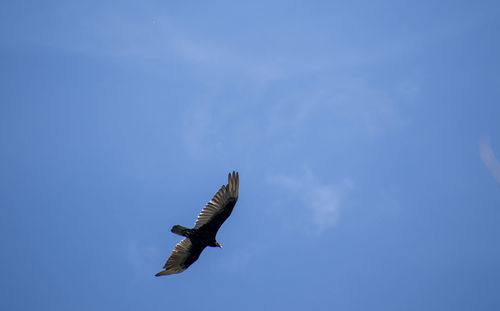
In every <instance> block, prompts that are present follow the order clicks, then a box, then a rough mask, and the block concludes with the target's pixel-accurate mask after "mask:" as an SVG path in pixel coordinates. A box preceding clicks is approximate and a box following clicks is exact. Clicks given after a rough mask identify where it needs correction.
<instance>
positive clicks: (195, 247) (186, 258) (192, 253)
mask: <svg viewBox="0 0 500 311" xmlns="http://www.w3.org/2000/svg"><path fill="white" fill-rule="evenodd" d="M203 249H205V245H203V244H201V243H196V242H193V241H191V239H190V238H185V239H184V240H182V241H180V242H179V243H178V244H177V245H176V246H175V248H174V251H173V252H172V254H171V255H170V257H169V258H168V260H167V262H166V263H165V266H163V268H164V269H165V270H163V271H161V272H158V273H157V274H156V276H162V275H168V274H174V273H179V272H182V271H184V270H186V269H187V267H189V266H190V265H191V264H192V263H193V262H195V261H196V259H198V257H200V254H201V252H202V251H203Z"/></svg>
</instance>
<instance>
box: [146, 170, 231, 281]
mask: <svg viewBox="0 0 500 311" xmlns="http://www.w3.org/2000/svg"><path fill="white" fill-rule="evenodd" d="M227 179H228V181H227V185H225V186H224V185H223V186H222V187H221V188H220V189H219V191H217V193H216V194H215V195H214V197H213V198H212V200H210V202H208V203H207V205H205V207H204V208H203V209H202V210H201V213H200V215H198V219H196V222H195V224H194V227H193V228H191V229H190V228H187V227H184V226H181V225H175V226H173V227H172V229H171V231H172V232H173V233H175V234H178V235H182V236H184V237H185V238H184V239H183V240H182V241H180V242H179V243H178V244H177V245H176V246H175V248H174V250H173V252H172V254H171V255H170V257H169V258H168V260H167V262H166V263H165V265H164V266H163V268H164V269H165V270H163V271H161V272H158V273H157V274H156V276H162V275H168V274H174V273H180V272H182V271H184V270H186V269H187V268H188V267H189V266H190V265H191V264H192V263H193V262H195V261H196V260H197V259H198V257H200V254H201V252H202V251H203V250H204V249H205V247H207V246H212V247H221V248H222V246H221V245H220V243H219V242H217V241H216V240H215V235H216V234H217V231H218V230H219V228H220V226H221V225H222V224H223V223H224V221H225V220H226V219H227V218H228V217H229V215H231V212H232V211H233V207H234V205H235V204H236V201H238V188H239V184H240V181H239V176H238V173H237V172H234V171H233V173H232V174H231V173H229V175H228V177H227Z"/></svg>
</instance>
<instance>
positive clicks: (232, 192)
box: [193, 171, 240, 233]
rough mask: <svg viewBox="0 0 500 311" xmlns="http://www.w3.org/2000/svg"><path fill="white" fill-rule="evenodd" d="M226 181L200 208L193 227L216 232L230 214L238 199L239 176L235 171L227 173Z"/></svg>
mask: <svg viewBox="0 0 500 311" xmlns="http://www.w3.org/2000/svg"><path fill="white" fill-rule="evenodd" d="M227 179H228V183H227V185H225V186H222V187H221V188H220V189H219V191H217V193H216V194H215V195H214V197H213V198H212V200H210V202H208V203H207V205H205V207H204V208H203V209H202V210H201V213H200V215H198V219H196V223H195V224H194V228H193V229H201V230H204V231H211V232H213V233H217V230H219V228H220V226H221V225H222V224H223V223H224V221H225V220H226V219H227V218H228V217H229V215H231V212H232V211H233V207H234V205H235V204H236V201H237V200H238V188H239V184H240V181H239V176H238V173H237V172H234V171H233V173H232V174H231V173H230V174H229V176H228V178H227Z"/></svg>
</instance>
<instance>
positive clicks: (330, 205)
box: [269, 168, 354, 233]
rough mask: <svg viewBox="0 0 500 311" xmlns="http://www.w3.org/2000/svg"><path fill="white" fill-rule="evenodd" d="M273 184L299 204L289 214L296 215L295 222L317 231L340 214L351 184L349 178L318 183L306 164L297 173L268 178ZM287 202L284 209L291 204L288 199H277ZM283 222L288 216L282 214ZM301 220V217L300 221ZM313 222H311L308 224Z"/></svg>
mask: <svg viewBox="0 0 500 311" xmlns="http://www.w3.org/2000/svg"><path fill="white" fill-rule="evenodd" d="M269 180H270V182H271V183H272V184H274V185H277V186H279V187H282V188H284V189H285V190H287V191H289V196H288V197H292V198H293V202H294V204H297V206H298V207H299V212H298V213H294V215H293V217H297V219H300V220H299V222H298V223H297V224H298V225H300V226H302V225H304V224H306V227H305V228H314V229H312V230H309V229H307V231H308V232H312V233H319V232H322V231H324V230H325V229H327V228H329V227H332V226H334V225H335V224H336V223H337V221H338V218H339V216H340V210H341V208H342V207H343V206H344V205H345V197H346V196H347V195H348V193H349V192H350V191H351V190H352V189H353V187H354V184H353V182H352V181H351V180H350V179H344V180H342V181H340V182H337V183H335V184H327V183H321V182H319V181H318V180H317V178H316V177H315V176H314V175H313V173H312V172H311V170H309V169H308V168H305V169H304V172H303V174H302V175H301V176H287V175H275V176H272V177H270V178H269ZM280 204H284V205H286V206H287V213H288V212H290V211H291V209H292V208H293V206H290V205H291V204H290V203H289V202H280ZM284 216H285V219H286V221H287V222H290V219H289V218H286V216H290V215H284ZM304 220H305V221H304ZM308 225H314V226H308Z"/></svg>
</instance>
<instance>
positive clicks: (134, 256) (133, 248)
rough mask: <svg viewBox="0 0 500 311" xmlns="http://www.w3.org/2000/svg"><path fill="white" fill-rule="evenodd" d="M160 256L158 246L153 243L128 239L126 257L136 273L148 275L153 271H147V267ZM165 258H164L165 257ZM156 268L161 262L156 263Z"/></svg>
mask: <svg viewBox="0 0 500 311" xmlns="http://www.w3.org/2000/svg"><path fill="white" fill-rule="evenodd" d="M159 256H160V250H159V248H158V247H156V246H153V245H142V244H139V243H137V242H136V241H130V242H129V244H128V246H127V249H126V258H127V260H128V262H129V264H130V265H131V267H132V269H134V270H135V271H136V272H138V274H141V275H148V276H149V275H150V274H152V273H153V272H154V271H149V270H148V269H149V268H150V267H151V266H152V265H153V264H154V263H155V260H158V258H159ZM165 260H166V258H165ZM156 264H157V265H158V268H160V267H161V266H162V265H163V263H162V262H158V263H156Z"/></svg>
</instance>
